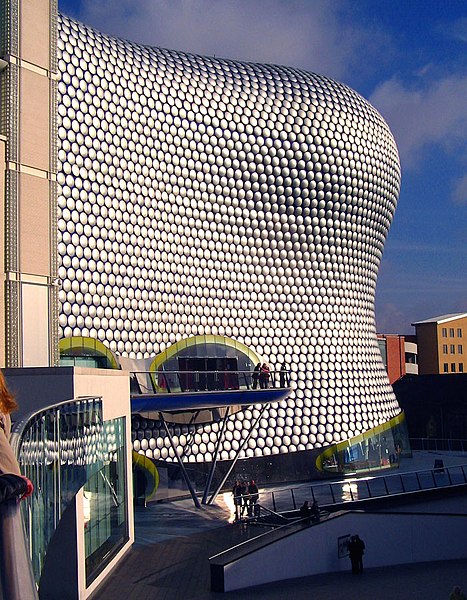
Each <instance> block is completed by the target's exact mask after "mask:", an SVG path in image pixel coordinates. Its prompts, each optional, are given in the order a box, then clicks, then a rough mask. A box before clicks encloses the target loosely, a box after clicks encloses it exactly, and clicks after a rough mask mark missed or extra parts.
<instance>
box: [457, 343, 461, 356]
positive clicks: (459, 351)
mask: <svg viewBox="0 0 467 600" xmlns="http://www.w3.org/2000/svg"><path fill="white" fill-rule="evenodd" d="M457 354H462V344H458V346H457Z"/></svg>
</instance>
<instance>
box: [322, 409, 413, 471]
mask: <svg viewBox="0 0 467 600" xmlns="http://www.w3.org/2000/svg"><path fill="white" fill-rule="evenodd" d="M404 421H405V413H404V412H403V411H402V412H400V413H399V414H398V415H397V416H395V417H393V418H392V419H391V420H389V421H386V423H382V424H381V425H377V426H376V427H373V429H369V430H368V431H365V432H364V433H361V434H360V435H357V436H355V437H353V438H349V439H348V440H344V441H343V442H339V443H338V444H333V445H332V446H329V447H328V448H326V450H324V451H323V452H322V453H321V454H319V455H318V456H317V458H316V468H317V469H318V470H319V471H324V468H323V462H324V461H325V460H326V459H327V458H330V457H331V456H333V455H334V454H336V453H338V452H340V451H341V450H345V449H346V448H348V447H349V446H354V445H356V444H361V443H362V442H364V441H365V440H367V439H369V438H371V437H373V436H375V435H378V434H381V433H384V432H385V431H389V430H390V429H393V428H394V427H396V426H397V425H401V424H402V423H403V422H404Z"/></svg>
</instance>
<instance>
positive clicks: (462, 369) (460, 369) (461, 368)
mask: <svg viewBox="0 0 467 600" xmlns="http://www.w3.org/2000/svg"><path fill="white" fill-rule="evenodd" d="M463 372H464V363H459V373H463Z"/></svg>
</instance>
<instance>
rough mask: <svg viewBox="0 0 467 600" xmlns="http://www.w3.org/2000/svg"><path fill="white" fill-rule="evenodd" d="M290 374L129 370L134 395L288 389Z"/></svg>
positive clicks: (274, 372)
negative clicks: (263, 375)
mask: <svg viewBox="0 0 467 600" xmlns="http://www.w3.org/2000/svg"><path fill="white" fill-rule="evenodd" d="M289 385H290V375H289V373H288V372H287V373H286V372H284V371H270V373H269V377H268V378H267V379H266V378H264V377H263V378H261V375H259V376H258V377H256V375H255V374H254V373H253V372H252V371H230V370H226V371H217V370H216V371H166V370H163V371H130V390H131V393H132V394H157V393H180V392H206V391H227V390H255V389H267V388H286V387H289Z"/></svg>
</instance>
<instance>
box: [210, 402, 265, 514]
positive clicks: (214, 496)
mask: <svg viewBox="0 0 467 600" xmlns="http://www.w3.org/2000/svg"><path fill="white" fill-rule="evenodd" d="M266 408H269V404H265V405H264V406H263V410H262V411H261V412H260V413H259V415H258V418H257V419H256V421H255V422H254V423H253V425H252V426H251V429H250V432H249V433H248V435H247V436H246V438H245V439H244V440H243V442H242V443H241V444H240V447H239V449H238V450H237V455H236V456H235V458H234V459H233V461H232V464H231V465H230V467H229V469H228V470H227V473H226V474H225V475H224V477H223V478H222V481H221V482H220V483H219V485H218V486H217V488H216V490H215V491H214V493H213V494H212V496H211V497H210V498H209V501H208V502H207V503H206V504H212V503H213V502H214V500H215V499H216V498H217V494H218V493H219V492H220V491H221V489H222V486H223V485H224V483H225V482H226V481H227V477H228V476H229V475H230V473H231V472H232V469H233V468H234V467H235V465H236V463H237V460H238V457H239V456H240V452H241V451H242V450H243V448H244V447H245V446H246V444H247V442H248V440H249V439H250V437H251V434H252V433H253V431H254V429H255V427H256V425H257V424H258V423H259V420H260V419H261V417H262V416H263V414H264V412H265V410H266Z"/></svg>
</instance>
